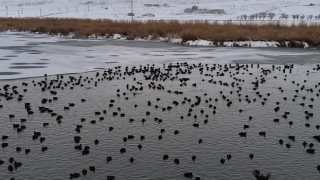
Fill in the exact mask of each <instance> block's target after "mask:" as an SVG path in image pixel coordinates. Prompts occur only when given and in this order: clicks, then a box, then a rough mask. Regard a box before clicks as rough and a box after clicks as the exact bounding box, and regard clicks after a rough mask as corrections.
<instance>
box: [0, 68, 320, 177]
mask: <svg viewBox="0 0 320 180" xmlns="http://www.w3.org/2000/svg"><path fill="white" fill-rule="evenodd" d="M293 68H294V65H283V66H275V65H272V66H270V68H261V67H259V64H257V65H253V64H247V65H239V64H225V65H220V64H213V65H208V64H202V63H199V64H189V63H176V64H175V63H170V64H164V65H163V67H162V68H161V67H156V66H155V65H149V64H148V65H145V66H142V65H140V66H138V67H137V66H133V67H130V68H129V67H121V66H118V67H115V68H112V69H108V70H104V71H97V72H94V74H95V75H94V77H90V76H86V77H85V76H84V75H81V74H79V75H56V76H47V75H44V77H41V78H37V79H36V80H32V79H25V80H22V81H21V84H20V85H10V82H6V81H4V82H1V83H2V84H3V85H2V87H1V88H0V113H1V114H2V118H1V121H10V123H11V125H12V127H13V131H14V132H15V133H16V134H18V135H20V134H21V136H23V132H24V131H25V129H27V127H28V126H31V124H28V122H29V118H32V117H33V116H37V115H38V114H48V115H50V116H51V118H52V121H51V122H43V124H42V127H43V130H42V132H43V131H46V128H47V127H49V126H50V125H51V124H52V123H57V124H59V125H60V124H62V123H64V121H66V120H65V118H64V114H63V113H61V111H57V110H56V108H60V109H61V108H63V112H64V111H72V108H73V107H75V106H77V105H78V103H82V104H84V103H87V101H88V100H87V99H86V97H85V96H81V97H79V99H78V101H77V102H78V103H75V102H69V104H67V105H65V106H64V107H54V108H53V106H52V104H54V103H55V102H57V101H59V100H60V98H61V97H60V95H61V94H63V93H64V91H77V89H78V88H84V89H91V88H96V87H99V86H100V85H101V84H107V83H108V82H110V81H120V80H124V82H126V83H128V84H126V83H125V84H123V87H121V88H119V89H117V90H116V92H114V93H115V94H116V96H114V97H109V98H110V102H109V106H108V107H101V108H102V109H97V110H96V111H95V112H87V113H88V114H90V113H91V114H92V117H94V119H95V120H88V119H87V118H84V117H81V118H79V121H78V122H77V125H76V126H75V127H69V128H70V129H74V133H75V135H74V136H73V141H74V151H75V152H80V154H79V155H80V156H89V155H90V150H91V148H92V147H90V146H89V145H84V144H83V143H82V139H83V138H82V136H81V131H82V128H83V127H84V126H85V124H84V123H85V122H88V121H89V122H90V124H92V125H94V124H97V123H107V121H108V118H109V117H120V118H128V119H129V122H130V123H133V122H135V121H136V119H134V118H132V117H130V116H129V117H128V114H126V112H125V109H124V108H122V107H115V106H116V102H117V101H118V99H120V98H122V99H125V100H127V101H129V100H132V99H131V98H133V101H134V97H136V96H141V95H143V92H144V90H145V89H150V90H154V91H155V92H157V91H163V92H166V93H168V94H170V95H176V97H183V98H177V99H172V100H171V101H172V102H167V104H170V103H171V105H167V106H166V107H160V106H159V105H157V102H159V101H162V99H161V98H160V97H150V98H154V100H150V99H148V98H147V99H146V101H145V102H144V104H139V105H138V104H135V105H134V107H132V109H136V108H138V106H139V107H140V106H142V107H143V108H145V109H146V111H145V114H141V117H142V119H141V123H142V125H143V124H144V123H146V121H147V120H146V119H147V118H146V117H148V118H150V117H152V113H151V112H150V111H148V108H151V107H154V108H155V109H156V110H158V111H163V112H164V111H171V110H172V109H175V108H176V107H179V106H184V108H185V109H187V111H188V112H187V113H186V114H182V113H181V114H180V115H179V116H180V120H184V119H186V118H192V119H193V120H194V122H193V123H192V126H193V127H194V128H199V127H200V126H202V125H206V124H208V123H210V121H211V119H212V118H213V117H214V115H215V114H216V113H217V111H218V109H219V108H218V107H219V106H227V107H228V108H230V107H232V106H233V104H234V103H235V100H234V99H233V100H231V98H230V96H232V95H236V97H237V101H239V102H242V103H247V104H250V103H258V102H259V104H261V106H264V105H265V104H266V103H267V102H268V97H269V96H272V94H270V93H267V94H262V93H261V92H260V89H259V87H260V86H263V85H264V84H266V83H267V82H268V81H270V79H277V78H282V77H284V79H283V80H284V81H286V78H287V75H290V74H291V73H292V70H293ZM251 69H258V70H257V71H256V73H252V72H250V70H251ZM313 70H314V71H319V70H320V66H319V65H317V66H315V67H314V68H313ZM275 71H277V72H280V73H283V75H282V76H280V77H277V76H273V77H272V73H273V72H275ZM197 73H198V74H200V76H201V77H204V78H203V79H199V80H198V81H192V77H190V75H192V74H197ZM309 73H310V72H309V71H307V72H306V76H308V75H309ZM243 74H247V75H250V76H255V81H253V82H247V81H246V79H241V75H243ZM219 77H225V78H230V79H232V82H227V81H226V82H223V81H222V80H219V79H218V78H219ZM128 79H130V80H128ZM163 82H178V83H179V87H178V88H176V87H172V86H164V85H162V84H164V83H163ZM306 82H307V79H305V80H303V81H302V82H299V81H298V80H297V81H292V82H291V83H292V84H295V85H296V89H295V90H294V91H295V95H294V97H293V98H292V99H291V101H292V102H293V103H294V102H295V101H299V103H298V104H299V105H300V106H301V107H303V108H304V107H307V108H308V110H305V111H304V112H303V113H304V114H305V119H306V120H309V119H311V118H313V116H314V114H313V111H312V110H313V104H312V103H313V102H315V101H317V100H318V97H319V93H320V89H318V86H320V83H316V84H314V87H309V86H307V85H305V83H306ZM7 83H8V84H7ZM201 83H202V84H203V83H208V84H210V85H214V87H215V86H220V87H223V88H224V89H225V90H223V91H220V92H217V94H216V96H215V97H211V96H210V95H209V93H210V92H202V93H199V94H195V96H194V97H184V93H185V92H184V90H187V89H192V88H194V89H196V88H197V87H199V84H201ZM243 84H246V85H247V86H246V87H245V88H243V87H244V86H242V85H243ZM32 88H33V89H34V88H37V89H38V90H39V91H41V92H43V93H44V92H48V94H45V95H44V94H42V95H39V96H44V97H41V98H40V97H39V99H37V100H36V101H39V103H41V106H35V104H34V103H32V102H28V101H26V100H25V97H26V96H28V93H29V91H30V89H32ZM177 89H178V90H177ZM249 90H250V91H252V92H254V93H253V94H250V95H248V93H247V92H249ZM278 91H279V93H280V94H283V95H285V92H284V89H283V88H282V87H279V88H278ZM306 91H307V92H309V93H310V94H311V95H313V97H311V98H307V97H305V96H300V94H299V93H301V92H306ZM154 96H157V94H155V95H154ZM181 99H182V100H181ZM166 100H167V99H166ZM12 101H18V102H19V104H20V105H23V106H24V110H25V112H24V113H20V114H14V113H10V114H8V117H7V118H8V120H6V119H5V118H4V117H3V114H4V113H5V112H3V110H2V109H3V108H5V106H7V104H10V103H12ZM167 101H168V100H167ZM283 101H289V97H284V98H283V99H279V101H278V102H276V103H275V104H274V109H273V111H274V113H280V112H281V113H283V114H282V115H281V118H276V119H273V121H274V123H279V122H280V121H282V119H287V118H288V117H289V116H290V112H287V111H283V109H282V107H281V103H282V102H283ZM199 106H206V107H208V109H205V110H204V109H201V110H200V113H199V114H198V113H197V112H195V109H196V108H197V107H199ZM238 111H239V114H240V116H241V113H242V112H243V111H244V110H242V109H239V110H238ZM59 112H60V113H59ZM22 114H23V115H22ZM24 114H26V115H27V116H24ZM209 114H210V115H209ZM247 118H248V122H250V121H252V120H253V119H255V118H259V117H253V116H249V117H247ZM152 119H154V121H155V122H156V123H157V124H161V123H162V121H165V120H163V119H161V118H159V117H152ZM201 122H203V123H201ZM288 124H289V126H293V125H294V122H293V121H292V120H290V121H288ZM305 126H306V127H310V126H311V125H310V124H309V123H308V122H306V124H305ZM116 128H117V127H112V126H110V127H109V129H108V131H109V132H112V131H113V130H114V129H116ZM315 128H316V129H319V128H320V126H319V125H316V126H315ZM249 129H250V124H249V123H248V124H243V131H241V132H238V135H239V138H246V137H247V136H248V130H249ZM42 132H41V131H34V132H33V134H32V136H31V137H30V139H32V141H39V142H40V143H41V144H45V143H46V141H47V140H46V137H45V136H43V133H42ZM0 133H2V132H0ZM164 133H167V130H166V129H165V128H161V129H160V133H159V135H158V137H157V139H158V140H159V141H161V140H162V139H163V134H164ZM179 133H180V131H179V130H178V129H177V130H174V131H173V132H172V134H173V135H175V136H178V135H179ZM257 134H258V135H260V136H264V137H266V136H268V132H266V131H260V132H257ZM0 135H1V134H0ZM146 136H147V135H140V137H138V138H139V139H140V143H139V144H138V146H137V148H138V149H139V150H140V151H143V142H144V140H145V138H147V137H146ZM10 138H11V137H10V136H9V135H7V134H2V135H1V140H2V143H1V147H2V150H3V149H6V148H15V151H16V152H17V153H25V154H26V155H28V154H30V153H35V152H36V150H35V149H33V148H32V147H28V148H22V147H12V146H10V144H9V143H8V142H7V140H8V139H10ZM101 138H111V137H101ZM135 138H136V136H135V135H128V136H126V137H123V139H122V141H123V142H124V143H126V142H127V141H130V140H133V139H135ZM287 138H288V140H287V143H285V141H286V140H285V139H279V142H278V143H279V145H281V146H285V147H286V148H290V147H291V145H292V143H294V142H295V136H294V135H290V136H288V137H287ZM312 138H313V139H315V140H317V141H319V142H320V135H314V136H313V137H312ZM205 141H208V140H207V139H198V142H197V143H198V144H202V143H203V142H205ZM99 143H100V140H99V139H95V140H94V144H95V145H99ZM301 147H303V148H305V152H306V153H309V154H314V153H315V149H314V144H313V143H307V141H304V142H303V143H302V144H301ZM159 148H161V147H159ZM127 150H128V149H127V148H126V147H123V148H121V149H119V153H120V154H125V153H126V152H127ZM46 151H50V146H47V145H42V147H41V152H42V153H46ZM1 152H2V151H0V167H1V166H4V165H5V166H7V170H8V171H9V172H10V173H13V172H14V171H18V170H19V169H20V168H22V167H23V165H24V163H23V162H19V161H18V160H17V159H15V157H14V154H12V157H2V153H1ZM254 157H255V155H254V154H252V153H250V154H248V158H250V159H251V160H253V159H254ZM190 158H191V159H192V161H196V160H197V156H196V155H193V156H191V157H190ZM4 159H7V160H4ZM162 159H163V161H169V160H170V159H171V156H170V154H164V155H163V157H162ZM231 159H232V154H227V155H226V156H225V157H223V158H221V159H220V163H221V165H223V164H225V163H226V161H231ZM105 161H106V163H112V161H113V157H111V156H107V157H106V158H105ZM128 161H129V162H130V163H131V164H132V163H135V158H134V157H130V158H129V159H128ZM172 161H173V163H175V164H176V165H179V163H180V160H179V159H178V158H173V159H172ZM142 168H143V167H142ZM315 169H317V170H319V171H320V165H319V166H317V167H316V168H315ZM95 171H96V167H95V166H89V167H84V169H83V170H80V171H79V172H70V174H69V176H68V178H70V179H77V178H80V177H82V176H84V177H86V176H88V175H89V174H88V172H91V173H95ZM0 174H1V173H0ZM195 174H196V173H194V172H184V173H183V174H182V176H183V177H184V178H187V179H195V180H200V179H201V178H200V176H196V175H195ZM252 175H253V176H254V178H255V179H257V180H268V179H270V177H271V173H268V174H267V175H266V176H265V175H263V174H262V173H260V171H259V170H253V171H252ZM14 179H15V177H12V178H11V180H14ZM106 179H107V180H114V179H116V176H114V175H108V176H107V177H106Z"/></svg>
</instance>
